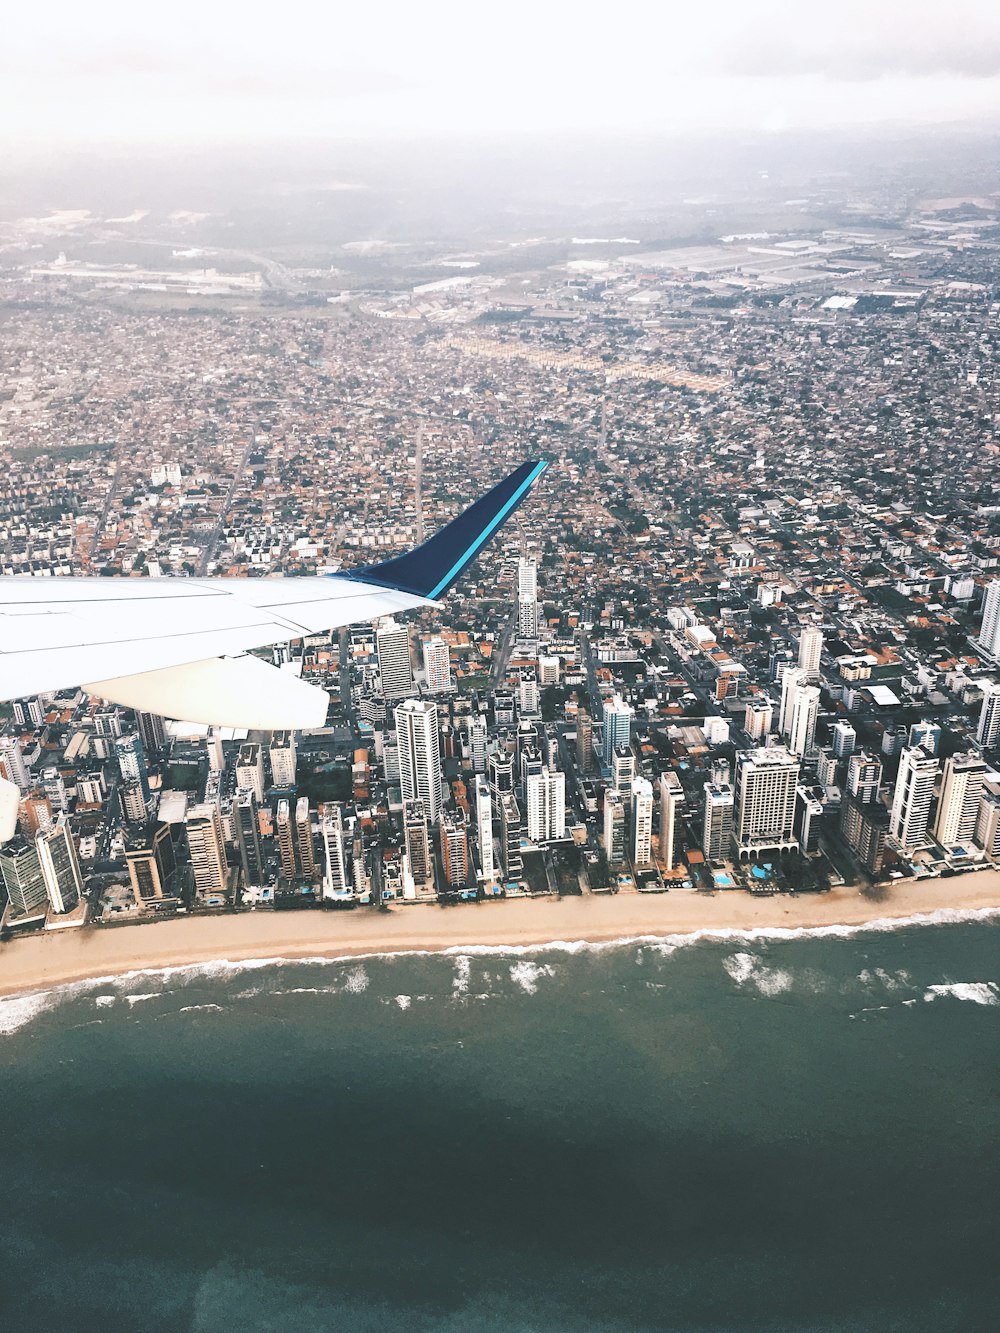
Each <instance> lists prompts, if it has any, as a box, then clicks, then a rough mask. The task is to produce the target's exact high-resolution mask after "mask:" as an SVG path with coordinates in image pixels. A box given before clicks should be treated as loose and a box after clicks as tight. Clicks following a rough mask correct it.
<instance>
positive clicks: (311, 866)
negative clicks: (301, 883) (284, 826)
mask: <svg viewBox="0 0 1000 1333" xmlns="http://www.w3.org/2000/svg"><path fill="white" fill-rule="evenodd" d="M295 847H296V850H297V851H298V854H299V870H300V871H301V873H302V878H303V879H304V880H305V881H306V882H307V883H309V884H312V883H313V882H314V881H315V879H316V845H315V843H314V842H313V830H312V814H311V813H310V810H309V797H308V796H300V797H299V799H298V800H297V801H296V802H295Z"/></svg>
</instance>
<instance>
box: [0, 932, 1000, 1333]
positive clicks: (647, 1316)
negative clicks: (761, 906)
mask: <svg viewBox="0 0 1000 1333" xmlns="http://www.w3.org/2000/svg"><path fill="white" fill-rule="evenodd" d="M0 966H2V958H0ZM0 1064H2V1071H0V1089H2V1096H0V1109H2V1115H0V1135H2V1140H0V1162H2V1182H3V1195H2V1199H3V1202H2V1207H0V1327H2V1328H4V1329H9V1330H18V1333H20V1331H21V1330H35V1329H37V1330H55V1329H58V1330H90V1329H94V1330H117V1329H129V1330H144V1331H147V1330H148V1331H150V1333H167V1331H168V1330H169V1331H170V1333H173V1330H198V1331H199V1333H207V1331H208V1330H213V1331H214V1330H230V1329H247V1330H265V1329H266V1330H278V1331H280V1333H292V1331H293V1330H295V1331H296V1333H297V1331H298V1330H324V1329H332V1330H343V1331H344V1333H354V1331H355V1330H366V1331H367V1330H372V1331H375V1330H378V1331H382V1330H394V1329H402V1330H448V1331H449V1333H479V1331H482V1333H487V1331H489V1333H494V1331H500V1330H504V1331H505V1333H506V1331H507V1330H513V1331H516V1333H520V1331H521V1330H549V1329H553V1330H600V1331H601V1333H608V1331H610V1330H647V1329H649V1330H652V1329H698V1330H702V1329H711V1330H742V1329H754V1330H796V1331H798V1330H896V1329H898V1330H907V1331H910V1330H924V1329H926V1330H935V1331H937V1330H961V1331H962V1333H967V1331H968V1330H978V1329H984V1330H985V1329H990V1330H993V1329H996V1328H997V1327H998V1326H1000V1262H998V1253H997V1250H998V1240H1000V1151H998V1150H1000V925H998V924H995V923H993V922H992V921H989V920H977V921H972V922H965V923H950V924H939V925H933V926H904V927H902V928H898V929H894V930H886V931H866V932H855V933H851V932H844V933H842V934H835V933H834V934H830V933H828V934H824V935H819V936H808V935H807V936H802V937H797V938H789V939H770V940H766V939H759V938H748V937H746V936H738V935H733V936H732V937H731V938H726V939H718V938H715V939H702V940H685V941H678V940H674V941H670V942H667V943H663V944H653V943H650V942H641V943H636V942H633V943H622V944H620V945H618V946H615V947H602V948H580V949H578V950H576V951H566V950H551V949H549V950H546V949H542V950H534V951H528V952H522V953H518V952H514V951H512V952H510V953H506V954H502V953H497V952H496V951H483V952H481V953H479V952H464V953H461V954H455V953H453V954H446V955H422V956H409V957H385V958H369V959H364V960H359V961H349V962H335V963H319V962H307V963H294V964H292V963H288V964H280V963H279V964H271V965H268V966H254V965H241V966H239V967H236V966H231V965H222V964H217V965H213V966H212V967H208V968H198V969H187V970H184V971H174V972H172V973H168V974H162V973H161V974H144V975H139V976H134V977H130V978H124V979H120V980H118V981H115V982H113V983H96V984H87V985H82V986H75V987H69V988H65V989H63V990H61V991H59V992H53V993H50V994H49V995H47V996H43V997H38V998H31V999H15V1000H11V1001H6V1002H0Z"/></svg>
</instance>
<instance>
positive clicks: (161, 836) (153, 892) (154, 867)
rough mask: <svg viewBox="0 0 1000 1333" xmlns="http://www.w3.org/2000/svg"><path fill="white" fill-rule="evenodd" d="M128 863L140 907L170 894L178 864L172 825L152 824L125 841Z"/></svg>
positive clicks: (137, 903) (134, 892)
mask: <svg viewBox="0 0 1000 1333" xmlns="http://www.w3.org/2000/svg"><path fill="white" fill-rule="evenodd" d="M125 863H126V865H127V866H128V877H129V881H130V883H131V885H132V892H133V894H134V895H135V905H136V907H143V906H144V905H145V904H146V903H147V902H155V900H156V899H157V898H163V897H165V896H166V894H167V892H168V890H169V889H170V887H171V884H170V879H171V876H172V875H173V873H174V870H175V868H176V865H177V860H176V857H175V854H174V844H173V841H172V839H171V836H170V825H169V824H164V823H159V824H156V823H154V824H150V825H148V826H147V827H146V828H144V829H143V830H142V831H141V832H140V831H138V830H136V831H134V832H133V833H132V834H131V835H130V836H129V837H128V838H127V839H126V842H125Z"/></svg>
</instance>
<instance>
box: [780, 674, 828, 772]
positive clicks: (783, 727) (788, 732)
mask: <svg viewBox="0 0 1000 1333" xmlns="http://www.w3.org/2000/svg"><path fill="white" fill-rule="evenodd" d="M818 713H819V689H818V687H817V686H815V685H810V684H809V683H808V679H807V676H806V673H805V672H804V671H801V670H797V671H786V672H785V675H784V678H783V679H782V682H781V722H780V731H781V734H782V736H783V737H784V738H785V739H786V740H787V741H788V748H789V749H790V750H791V752H792V753H793V754H797V755H799V756H800V757H801V756H802V755H804V754H805V753H806V752H807V751H808V750H810V749H811V748H812V745H813V741H814V740H815V737H816V717H817V714H818Z"/></svg>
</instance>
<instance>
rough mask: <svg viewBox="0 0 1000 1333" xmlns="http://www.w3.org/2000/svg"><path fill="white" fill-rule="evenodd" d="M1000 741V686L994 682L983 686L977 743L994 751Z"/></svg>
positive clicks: (985, 748)
mask: <svg viewBox="0 0 1000 1333" xmlns="http://www.w3.org/2000/svg"><path fill="white" fill-rule="evenodd" d="M998 740H1000V685H996V684H994V683H993V682H992V681H990V682H988V683H984V684H983V703H982V707H981V708H980V710H979V726H978V727H977V728H976V743H977V744H978V745H981V746H982V747H983V749H984V750H992V749H993V748H994V747H995V746H996V744H997V741H998Z"/></svg>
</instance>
